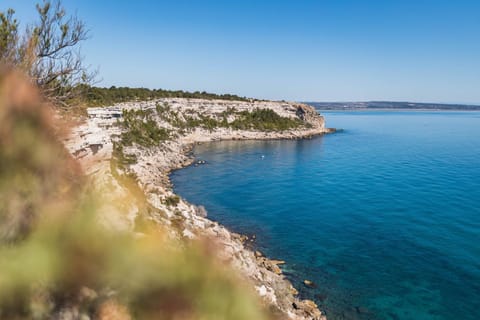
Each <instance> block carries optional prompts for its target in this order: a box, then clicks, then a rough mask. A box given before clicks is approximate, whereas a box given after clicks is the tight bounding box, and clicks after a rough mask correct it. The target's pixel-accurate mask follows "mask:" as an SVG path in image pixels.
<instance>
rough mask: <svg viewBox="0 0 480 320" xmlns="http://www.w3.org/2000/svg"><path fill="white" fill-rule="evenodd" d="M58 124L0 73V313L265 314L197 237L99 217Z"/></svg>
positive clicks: (24, 84) (16, 80)
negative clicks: (119, 227) (117, 226)
mask: <svg viewBox="0 0 480 320" xmlns="http://www.w3.org/2000/svg"><path fill="white" fill-rule="evenodd" d="M58 128H59V124H58V123H55V121H54V119H53V117H52V114H50V108H45V106H44V105H43V104H42V103H41V98H40V96H39V95H37V93H36V92H35V90H34V89H32V88H31V87H30V86H29V84H28V81H26V80H22V78H21V77H19V76H17V75H15V74H5V73H2V74H0V143H1V145H2V148H0V256H2V257H3V259H1V261H0V318H2V319H4V318H5V319H64V318H65V317H68V315H69V314H70V315H73V314H76V315H78V316H79V317H81V318H82V317H83V318H87V317H88V318H89V319H134V318H135V319H179V318H181V319H265V314H264V312H263V311H262V309H261V308H260V307H259V306H258V305H257V303H256V302H255V298H254V295H253V294H252V293H250V292H249V289H247V288H245V287H244V286H243V285H242V284H241V282H240V281H239V280H238V279H237V278H236V276H234V275H233V274H232V273H231V271H229V270H228V268H225V266H223V265H218V263H217V262H215V261H216V259H214V258H213V255H214V252H213V251H212V250H211V249H209V246H207V245H204V244H203V243H202V242H194V243H186V242H182V243H177V242H176V241H173V240H171V239H170V238H169V237H167V236H166V232H165V230H163V229H162V228H161V227H160V226H158V225H154V226H151V227H150V230H149V232H146V231H144V233H143V236H142V237H141V238H139V239H137V238H134V237H133V235H132V234H131V233H121V232H114V231H111V230H107V229H105V228H104V227H101V226H100V225H98V224H97V222H96V219H95V217H96V215H97V210H98V206H99V204H100V203H99V202H98V199H97V197H96V194H92V192H91V190H90V188H89V187H88V185H89V182H88V179H87V178H86V177H85V176H84V175H83V174H82V172H81V170H80V169H79V167H78V165H77V163H76V162H75V161H74V160H73V159H72V158H71V157H70V155H69V154H68V153H67V152H66V151H65V149H64V147H63V144H62V143H61V141H60V135H59V130H58ZM132 197H133V195H132ZM124 200H125V201H127V202H129V201H130V200H129V199H124ZM131 200H132V201H133V199H131ZM168 201H169V203H170V204H171V205H174V204H175V203H176V202H177V199H173V198H172V199H169V200H168Z"/></svg>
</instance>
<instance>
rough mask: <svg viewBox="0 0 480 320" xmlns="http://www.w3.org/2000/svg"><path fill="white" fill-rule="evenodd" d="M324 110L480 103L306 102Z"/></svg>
mask: <svg viewBox="0 0 480 320" xmlns="http://www.w3.org/2000/svg"><path fill="white" fill-rule="evenodd" d="M305 103H306V104H309V105H311V106H313V107H315V108H317V109H322V110H362V109H391V110H480V105H466V104H441V103H417V102H393V101H367V102H305Z"/></svg>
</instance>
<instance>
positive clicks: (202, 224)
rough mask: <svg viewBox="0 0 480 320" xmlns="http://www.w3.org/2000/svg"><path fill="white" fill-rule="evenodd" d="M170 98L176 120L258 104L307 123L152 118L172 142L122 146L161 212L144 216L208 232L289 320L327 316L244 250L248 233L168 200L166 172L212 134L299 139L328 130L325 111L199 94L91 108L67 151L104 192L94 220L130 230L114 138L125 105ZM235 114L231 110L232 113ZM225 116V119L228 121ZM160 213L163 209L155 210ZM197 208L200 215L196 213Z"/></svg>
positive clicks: (224, 256)
mask: <svg viewBox="0 0 480 320" xmlns="http://www.w3.org/2000/svg"><path fill="white" fill-rule="evenodd" d="M157 103H159V104H164V103H167V104H168V105H169V106H170V109H171V110H173V111H175V112H177V113H178V116H179V118H182V117H186V116H193V117H195V116H199V115H204V116H205V115H207V116H212V117H215V116H217V115H218V114H221V113H222V112H224V111H226V110H229V109H232V108H235V110H236V111H252V110H255V109H256V108H260V109H271V110H273V111H275V112H276V113H277V114H279V115H281V116H283V117H288V118H292V119H293V118H297V119H301V120H302V121H304V122H305V123H306V124H308V126H304V127H299V128H295V129H292V130H287V131H282V132H278V131H250V130H233V129H231V128H217V129H214V130H206V129H203V128H195V129H192V130H188V131H186V132H180V131H179V130H177V129H178V128H174V127H172V125H171V123H169V122H168V121H165V120H164V119H161V118H160V117H157V118H156V121H157V124H158V126H160V127H164V128H168V129H170V130H172V131H173V132H174V136H173V139H172V140H171V141H165V142H162V143H161V144H159V145H158V146H155V147H152V148H149V149H146V148H142V147H140V146H135V145H134V146H132V147H129V148H127V149H126V150H124V151H125V152H128V153H130V154H134V155H135V156H136V159H137V161H136V163H135V164H133V165H130V168H129V170H130V171H131V172H133V173H135V175H136V176H137V178H138V182H139V184H140V187H141V188H142V189H143V191H144V192H145V194H146V197H147V199H148V202H149V204H150V205H151V206H153V207H154V208H156V209H157V210H158V212H157V213H152V214H151V216H150V217H148V218H149V219H151V220H153V221H155V222H156V223H159V224H162V225H165V226H166V227H168V229H169V230H171V233H172V236H174V237H178V238H182V237H183V238H188V239H194V238H197V237H207V238H210V239H212V241H213V242H214V243H215V244H216V246H217V248H218V250H217V252H218V259H220V260H222V261H224V262H226V263H228V264H230V265H231V266H232V267H233V268H234V269H236V270H238V272H239V273H240V274H242V275H243V276H244V277H245V278H246V279H248V281H250V282H251V283H252V288H255V289H256V291H257V292H258V294H259V296H260V297H261V299H262V300H263V301H264V303H265V304H268V305H271V306H273V307H274V308H275V309H278V310H279V311H280V312H281V313H283V314H284V315H285V316H286V317H288V318H290V319H325V316H324V315H323V314H322V313H321V312H320V311H319V310H318V308H317V307H316V305H315V303H314V302H313V301H309V300H304V301H300V300H299V299H298V298H296V297H295V293H296V290H295V289H294V288H293V287H292V285H291V284H290V282H289V281H288V280H286V279H285V278H284V276H283V275H282V274H281V270H280V268H279V267H278V266H277V264H276V263H275V262H274V261H271V260H269V259H267V258H265V257H256V256H255V254H254V253H253V252H252V251H251V250H249V249H246V247H245V245H244V242H245V237H244V236H240V235H238V234H234V233H231V232H230V231H228V230H227V229H226V228H224V227H223V226H221V225H219V224H218V223H216V222H213V221H211V220H209V219H208V218H206V217H205V212H204V211H202V210H199V209H198V208H196V207H195V206H194V205H192V204H189V203H187V202H186V201H184V200H182V199H180V201H179V203H178V204H177V205H173V206H172V205H170V206H169V205H166V204H165V203H164V200H165V199H166V198H167V197H172V196H175V195H174V194H173V192H172V190H171V187H170V181H169V178H168V174H169V172H170V171H171V170H174V169H177V168H180V167H183V166H186V165H188V164H190V163H191V162H192V159H191V158H189V157H188V156H187V153H188V152H189V151H190V150H191V148H192V146H193V144H194V143H197V142H207V141H214V140H232V139H235V140H245V139H297V138H303V137H311V136H313V135H318V134H323V133H327V132H329V129H326V128H325V123H324V119H323V117H321V116H320V115H318V114H317V113H316V111H315V110H314V109H313V108H312V107H309V106H306V105H303V104H298V103H287V102H272V101H255V102H238V101H224V100H203V99H180V98H177V99H176V98H171V99H159V100H155V101H148V102H134V103H122V104H118V105H115V106H113V107H107V108H91V109H89V110H88V116H89V117H88V119H86V121H85V122H84V123H83V124H81V125H79V126H77V127H75V128H74V129H73V130H72V133H71V136H70V138H69V139H68V140H67V141H65V144H66V146H67V147H68V149H69V150H70V151H71V153H72V154H73V155H74V156H75V157H76V158H77V159H79V161H80V162H81V164H82V166H83V168H84V171H85V172H86V173H87V174H88V175H90V176H91V177H92V178H93V181H95V183H94V184H95V185H94V186H92V187H93V188H98V190H101V189H102V190H109V192H108V194H103V195H102V196H103V197H104V200H105V201H104V203H106V205H105V206H104V208H102V210H101V212H102V213H101V214H100V216H99V217H98V219H99V221H100V222H101V223H103V224H104V225H105V226H107V227H109V228H114V229H118V230H132V231H133V228H134V222H135V218H136V216H137V214H138V211H139V210H138V207H137V205H136V204H135V201H132V197H131V195H129V191H128V190H126V189H125V188H124V187H123V186H122V185H121V183H119V181H117V179H116V178H115V176H114V174H113V173H112V171H111V166H110V161H111V158H112V150H113V141H114V139H115V136H118V135H119V134H120V133H121V129H120V126H117V125H116V123H117V122H118V121H122V110H132V109H133V110H139V109H141V110H147V109H155V105H156V104H157ZM233 117H234V116H233ZM233 120H234V119H230V120H229V121H233ZM160 212H161V213H162V214H160ZM197 213H200V214H197ZM178 217H181V223H180V225H179V224H178V223H176V224H175V227H174V226H173V223H172V221H173V219H174V218H175V219H178Z"/></svg>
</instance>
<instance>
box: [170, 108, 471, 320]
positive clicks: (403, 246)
mask: <svg viewBox="0 0 480 320" xmlns="http://www.w3.org/2000/svg"><path fill="white" fill-rule="evenodd" d="M323 114H324V115H325V116H326V120H327V125H328V126H330V127H336V128H343V129H344V131H342V132H339V133H336V134H331V135H326V136H323V137H318V138H314V139H311V140H301V141H269V142H266V141H256V142H218V143H210V144H204V145H200V146H198V147H196V149H195V155H196V157H197V158H199V159H204V160H206V161H207V164H206V165H202V166H198V167H195V166H191V167H188V168H185V169H182V170H179V171H176V172H174V173H173V174H172V177H171V178H172V181H173V183H174V186H175V187H174V188H175V191H176V192H177V193H179V194H180V195H182V196H183V197H184V198H186V199H187V200H188V201H190V202H192V203H195V204H202V205H204V206H205V207H206V209H207V210H208V213H209V217H210V218H211V219H213V220H217V221H219V222H221V223H222V224H224V225H226V226H227V227H229V228H230V229H232V230H234V231H237V232H240V233H244V234H255V235H256V237H257V240H256V244H255V245H256V246H257V247H258V248H260V250H262V251H263V252H265V253H266V254H267V255H268V256H270V257H272V258H278V259H283V260H286V261H287V264H286V265H285V266H284V268H283V269H284V272H285V273H286V275H287V276H288V277H289V278H290V279H291V280H292V281H293V282H294V285H295V286H296V287H297V288H299V289H300V291H301V295H302V296H303V297H308V298H311V299H314V300H315V301H316V302H317V304H319V306H320V308H321V309H323V310H325V311H326V312H327V316H328V317H329V319H330V320H334V319H420V320H427V319H449V320H451V319H463V320H469V319H472V320H477V319H480V113H479V112H401V111H395V112H388V111H378V112H377V111H364V112H358V111H357V112H325V113H323ZM262 156H263V157H262ZM303 279H309V280H312V281H314V282H315V284H316V288H313V289H312V288H307V287H305V286H304V285H303V284H302V281H303Z"/></svg>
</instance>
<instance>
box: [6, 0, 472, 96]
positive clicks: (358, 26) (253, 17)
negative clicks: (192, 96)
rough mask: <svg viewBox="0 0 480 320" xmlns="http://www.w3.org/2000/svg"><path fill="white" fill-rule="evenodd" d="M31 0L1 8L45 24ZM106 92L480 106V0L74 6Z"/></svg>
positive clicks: (139, 1)
mask: <svg viewBox="0 0 480 320" xmlns="http://www.w3.org/2000/svg"><path fill="white" fill-rule="evenodd" d="M35 2H36V1H31V0H21V1H19V0H0V9H5V8H7V7H13V8H15V9H16V10H17V13H18V17H19V18H20V19H21V20H22V21H27V20H29V19H32V18H33V17H34V13H35V12H34V3H35ZM64 4H65V6H66V8H67V10H68V11H69V12H72V11H75V10H76V11H77V13H78V15H79V16H80V17H81V18H82V19H83V20H84V21H85V22H86V24H87V26H88V27H89V29H90V30H91V33H90V34H91V39H89V40H88V41H87V42H85V43H84V44H83V53H84V55H85V57H86V60H87V61H88V63H89V64H91V65H93V66H95V67H98V68H99V70H100V74H101V78H102V79H103V80H102V82H101V83H100V85H104V86H110V85H116V86H121V85H125V86H145V87H150V88H167V89H184V90H200V91H203V90H205V91H210V92H217V93H235V94H239V95H242V96H243V95H245V96H250V97H259V98H270V99H286V100H301V101H307V100H308V101H313V100H316V101H359V100H409V101H431V102H462V103H480V1H478V0H476V1H470V0H448V1H444V0H378V1H374V0H362V1H361V0H357V1H353V0H351V1H347V0H329V1H322V0H317V1H300V0H299V1H293V0H292V1H282V0H275V1H260V0H257V1H253V0H252V1H250V0H242V1H227V0H225V1H183V0H171V1H153V0H152V1H145V0H136V1H126V0H125V1H123V0H116V1H113V0H96V1H90V0H82V1H80V0H78V1H74V0H65V1H64Z"/></svg>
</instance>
